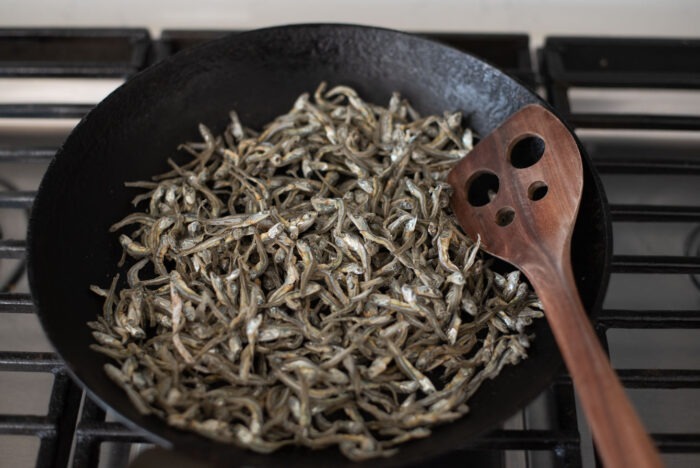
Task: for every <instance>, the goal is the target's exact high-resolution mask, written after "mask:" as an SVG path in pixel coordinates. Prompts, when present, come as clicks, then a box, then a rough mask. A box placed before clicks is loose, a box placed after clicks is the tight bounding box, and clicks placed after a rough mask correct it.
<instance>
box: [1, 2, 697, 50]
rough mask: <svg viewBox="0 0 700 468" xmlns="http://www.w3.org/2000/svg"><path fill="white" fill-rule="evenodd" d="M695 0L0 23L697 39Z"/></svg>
mask: <svg viewBox="0 0 700 468" xmlns="http://www.w3.org/2000/svg"><path fill="white" fill-rule="evenodd" d="M699 19H700V0H670V1H665V0H607V1H606V0H589V1H584V0H520V1H517V0H490V1H489V0H466V1H465V0H462V1H460V0H437V1H432V2H431V1H425V0H424V1H418V0H405V1H401V0H375V1H371V0H341V1H334V0H299V1H284V0H267V1H266V0H228V1H226V0H155V1H150V2H149V1H146V0H124V1H118V0H112V1H106V0H98V1H84V0H50V1H46V0H44V1H39V0H0V27H1V26H4V27H8V26H147V27H149V28H150V29H151V31H152V32H153V33H154V34H157V33H158V31H160V30H161V29H165V28H189V29H193V28H222V29H232V28H252V27H260V26H267V25H274V24H284V23H298V22H318V21H331V22H352V23H365V24H373V25H379V26H386V27H393V28H397V29H405V30H413V31H416V30H424V31H425V30H430V31H476V32H478V31H488V32H494V31H496V32H497V31H508V32H514V31H517V32H527V33H530V34H531V35H532V36H533V39H534V40H535V42H539V40H540V39H541V37H542V36H543V35H545V34H605V35H637V36H685V37H693V36H695V37H697V36H700V25H699Z"/></svg>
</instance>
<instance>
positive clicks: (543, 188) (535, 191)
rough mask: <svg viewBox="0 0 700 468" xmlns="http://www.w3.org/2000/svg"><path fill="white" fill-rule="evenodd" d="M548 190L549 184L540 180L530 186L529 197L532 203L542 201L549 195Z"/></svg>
mask: <svg viewBox="0 0 700 468" xmlns="http://www.w3.org/2000/svg"><path fill="white" fill-rule="evenodd" d="M548 190H549V187H547V184H545V183H544V182H542V181H541V180H538V181H537V182H533V183H531V184H530V187H529V188H528V189H527V197H528V198H529V199H530V200H532V201H537V200H542V199H543V198H544V196H545V195H547V191H548Z"/></svg>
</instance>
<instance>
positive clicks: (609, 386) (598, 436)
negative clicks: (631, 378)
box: [526, 250, 664, 468]
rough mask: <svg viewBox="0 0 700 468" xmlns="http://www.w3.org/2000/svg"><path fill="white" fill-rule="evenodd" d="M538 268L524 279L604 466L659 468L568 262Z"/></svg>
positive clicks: (615, 467) (528, 273) (654, 451)
mask: <svg viewBox="0 0 700 468" xmlns="http://www.w3.org/2000/svg"><path fill="white" fill-rule="evenodd" d="M566 251H567V252H568V250H566ZM567 257H568V255H567ZM539 266H540V267H535V268H532V269H530V271H526V274H527V276H528V278H529V279H530V281H531V282H532V284H533V286H534V288H535V291H536V292H537V294H538V295H539V297H540V300H541V301H542V304H543V306H544V310H545V316H546V317H547V320H548V321H549V324H550V327H551V329H552V332H553V334H554V337H555V339H556V341H557V344H558V345H559V349H560V351H561V354H562V356H563V358H564V362H565V363H566V367H567V368H568V370H569V373H570V374H571V377H572V379H573V382H574V388H575V389H576V393H577V394H578V396H579V399H580V401H581V404H582V406H583V410H584V413H585V414H586V418H587V420H588V423H589V425H590V427H591V431H592V433H593V440H594V441H595V445H596V447H597V449H598V451H599V453H600V455H601V458H602V460H603V463H604V465H605V466H606V467H609V468H618V467H630V468H652V467H654V468H656V467H662V466H664V465H663V462H662V461H661V457H660V456H659V453H658V452H657V450H656V447H655V446H654V444H653V442H652V441H651V438H650V437H649V435H648V434H647V432H646V430H645V429H644V426H643V425H642V423H641V421H640V419H639V417H638V416H637V413H636V411H635V409H634V407H633V406H632V404H631V403H630V401H629V399H628V398H627V395H626V394H625V391H624V389H623V387H622V384H621V383H620V380H619V379H618V377H617V374H615V371H614V370H613V369H612V367H611V365H610V362H609V361H608V358H607V356H606V355H605V353H604V351H603V349H602V347H601V345H600V342H599V341H598V338H597V336H596V334H595V332H594V330H593V326H592V325H591V322H590V321H589V320H588V317H587V315H586V312H585V310H584V308H583V305H582V304H581V300H580V298H579V295H578V292H577V289H576V283H575V281H574V276H573V272H572V269H571V263H570V262H569V261H568V258H567V260H565V261H561V262H559V264H558V265H551V266H550V268H541V266H542V263H540V264H539Z"/></svg>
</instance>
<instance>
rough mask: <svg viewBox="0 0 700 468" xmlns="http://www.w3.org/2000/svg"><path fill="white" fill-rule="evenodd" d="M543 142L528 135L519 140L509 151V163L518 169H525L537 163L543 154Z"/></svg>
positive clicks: (536, 137)
mask: <svg viewBox="0 0 700 468" xmlns="http://www.w3.org/2000/svg"><path fill="white" fill-rule="evenodd" d="M544 146H545V145H544V140H543V139H542V138H540V137H538V136H534V135H529V136H526V137H525V138H523V139H521V140H519V141H518V142H517V143H516V144H515V145H513V148H512V149H511V150H510V163H511V164H512V165H513V167H515V168H518V169H525V168H526V167H530V166H532V165H533V164H535V163H537V161H539V160H540V159H541V158H542V155H543V154H544Z"/></svg>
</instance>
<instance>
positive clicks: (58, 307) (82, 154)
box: [28, 25, 611, 466]
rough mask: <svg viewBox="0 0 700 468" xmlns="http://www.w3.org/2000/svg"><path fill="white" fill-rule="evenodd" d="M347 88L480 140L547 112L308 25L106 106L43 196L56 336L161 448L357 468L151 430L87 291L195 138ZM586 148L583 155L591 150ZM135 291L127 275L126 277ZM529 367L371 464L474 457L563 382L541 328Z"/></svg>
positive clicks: (493, 77) (589, 213)
mask: <svg viewBox="0 0 700 468" xmlns="http://www.w3.org/2000/svg"><path fill="white" fill-rule="evenodd" d="M322 80H325V81H328V82H329V84H331V85H334V84H346V85H349V86H352V87H354V88H356V89H357V90H358V91H359V93H360V94H361V95H362V96H363V97H365V98H366V99H368V100H370V101H373V102H376V103H381V104H384V105H386V103H388V100H389V97H390V95H391V93H392V92H393V91H399V92H400V93H401V94H402V95H403V96H406V97H407V98H409V99H410V100H411V102H412V103H413V104H414V105H415V107H416V108H417V109H418V110H419V111H420V112H422V113H442V112H443V111H444V110H460V111H462V112H463V114H464V116H465V119H466V121H467V123H468V124H469V125H470V126H471V127H472V128H473V129H474V130H476V132H477V133H478V134H480V135H486V134H488V133H489V132H491V131H492V130H493V129H494V128H496V127H497V126H498V125H499V124H500V123H501V122H502V121H503V120H505V119H506V118H507V117H508V116H509V115H510V114H512V113H513V112H515V111H517V110H518V109H520V108H521V107H523V106H524V105H526V104H529V103H540V104H544V103H543V102H542V101H541V99H540V98H538V97H537V96H536V95H535V94H533V93H532V92H530V91H529V90H527V89H526V88H525V87H524V86H522V85H521V84H519V83H518V82H516V81H514V80H513V79H511V78H509V77H507V76H506V75H504V74H503V73H502V72H500V71H499V70H497V69H495V68H493V67H491V66H490V65H488V64H486V63H484V62H482V61H480V60H478V59H476V58H474V57H472V56H470V55H467V54H464V53H461V52H459V51H457V50H454V49H452V48H449V47H446V46H444V45H440V44H437V43H435V42H431V41H428V40H426V39H422V38H418V37H414V36H411V35H408V34H404V33H399V32H395V31H389V30H384V29H376V28H368V27H359V26H348V25H298V26H285V27H278V28H271V29H263V30H257V31H252V32H248V33H243V34H237V35H231V36H227V37H225V38H223V39H220V40H217V41H214V42H211V43H208V44H205V45H202V46H200V47H197V48H194V49H191V50H186V51H184V52H181V53H179V54H177V55H175V56H173V57H172V58H169V59H167V60H165V61H163V62H161V63H159V64H157V65H154V66H152V67H150V68H148V69H147V70H145V71H144V72H142V73H140V74H138V75H137V76H135V77H134V78H133V79H131V80H129V82H128V83H126V84H125V85H123V86H122V87H120V88H119V89H118V90H116V91H115V92H114V93H112V94H111V95H110V96H109V97H107V98H106V99H105V100H104V101H103V102H102V103H100V104H99V105H98V106H97V107H95V108H94V109H93V110H92V111H91V112H90V113H89V114H88V115H87V116H86V117H85V118H84V119H83V120H82V121H81V122H80V124H79V125H78V126H77V127H76V128H75V130H74V131H73V133H72V134H71V135H70V136H69V137H68V139H67V140H66V142H65V143H64V145H63V147H62V148H61V149H60V150H59V151H58V154H57V155H56V157H55V158H54V160H53V161H52V163H51V165H50V166H49V169H48V170H47V172H46V175H45V176H44V179H43V181H42V183H41V186H40V189H39V193H38V195H37V198H36V201H35V203H34V209H33V213H32V218H31V221H30V226H29V234H28V244H29V253H28V257H29V281H30V284H31V289H32V294H33V297H34V301H35V304H36V306H37V310H38V314H39V318H40V319H41V322H42V324H43V327H44V329H45V331H46V333H47V335H48V337H49V339H50V340H51V342H52V343H53V345H54V346H55V348H56V350H57V351H58V353H59V354H60V355H61V357H62V358H63V359H64V360H65V362H66V364H67V366H68V369H69V371H70V372H71V374H72V375H73V377H74V378H75V379H76V380H77V381H78V382H80V383H81V384H82V385H83V386H84V387H85V388H86V389H87V391H88V392H89V393H90V396H91V397H92V398H93V399H95V400H96V401H97V402H99V403H100V404H102V405H103V406H104V407H105V408H111V409H112V410H114V411H115V412H116V413H117V414H118V415H119V416H120V417H121V419H122V420H123V421H124V422H125V423H127V424H129V425H130V426H133V427H135V428H139V429H140V430H141V431H142V432H143V433H145V434H146V436H147V437H148V438H149V439H151V440H153V441H154V442H156V443H158V444H161V445H163V446H165V447H173V448H176V449H180V450H184V451H187V452H188V453H190V454H193V455H195V456H200V457H205V458H207V459H208V460H210V461H213V462H217V461H218V462H228V463H231V462H235V463H236V464H238V465H254V466H275V465H279V464H280V463H284V464H285V465H286V466H302V465H303V466H315V465H326V464H330V463H333V464H334V465H336V466H341V465H344V464H349V462H348V461H347V460H345V459H344V458H343V457H342V456H341V455H339V453H338V451H337V450H336V449H330V450H323V451H311V450H307V449H288V450H284V451H280V452H277V453H275V454H272V455H259V454H255V453H253V452H249V451H245V450H241V449H238V448H235V447H232V446H225V445H222V444H219V443H215V442H212V441H209V440H207V439H204V438H202V437H200V436H198V435H194V434H190V433H186V432H181V431H179V430H176V429H173V428H170V427H168V426H167V425H166V424H165V423H164V422H162V421H161V420H160V419H157V418H156V417H153V416H151V417H145V416H142V415H140V414H139V413H138V412H137V411H136V410H135V409H134V408H133V407H132V405H131V404H130V402H129V400H128V399H127V397H126V395H125V394H124V393H123V392H122V391H121V390H120V389H119V388H118V387H117V386H116V385H115V384H113V383H112V382H111V381H110V380H109V379H108V378H107V377H106V376H105V374H104V372H103V371H102V366H103V364H104V363H105V362H107V361H108V359H107V358H106V357H105V356H103V355H101V354H98V353H95V352H93V351H90V350H89V349H88V345H89V344H90V343H92V342H93V339H92V337H91V335H90V330H89V329H88V327H87V326H86V325H85V323H86V322H87V321H89V320H94V319H95V316H96V315H97V314H98V313H100V311H101V300H100V298H98V297H96V296H95V295H94V294H92V293H90V292H89V291H88V286H89V285H91V284H97V285H101V286H103V287H106V286H108V285H109V283H110V280H111V278H112V276H113V275H114V274H115V273H116V272H117V271H118V268H117V267H116V265H117V262H118V260H119V258H120V256H121V248H120V246H119V243H118V240H117V235H115V234H112V233H109V232H108V228H109V226H110V225H111V224H112V223H114V222H115V221H117V220H119V219H121V218H122V217H123V216H125V215H126V214H127V213H129V212H130V210H131V209H132V207H131V205H130V200H131V198H132V197H133V196H134V195H135V193H136V191H135V190H134V189H128V188H125V187H124V182H125V181H134V180H144V179H148V178H150V177H151V176H152V175H154V174H159V173H161V172H164V171H166V170H167V169H168V166H167V164H166V158H167V157H172V156H173V155H174V154H175V153H176V148H177V146H178V145H179V144H180V143H182V142H185V141H188V140H193V139H197V138H198V137H199V136H198V134H197V124H198V123H200V122H203V123H205V124H206V125H208V126H209V127H210V128H212V129H213V130H214V131H216V132H220V131H222V130H223V129H224V127H225V125H226V123H227V116H228V111H229V110H230V109H236V110H237V111H238V113H239V115H240V117H241V119H242V121H243V122H244V123H246V124H247V125H250V126H254V127H260V126H261V125H262V124H264V123H265V122H267V121H269V120H270V119H271V118H272V117H274V116H276V115H278V114H281V113H283V112H286V111H287V110H288V109H289V108H290V107H291V105H292V103H293V101H294V99H295V98H296V97H297V96H298V95H299V94H301V93H302V92H306V91H313V90H314V89H315V88H316V86H317V85H318V84H319V82H320V81H322ZM579 146H581V145H580V144H579ZM581 153H582V155H583V159H584V178H585V181H584V193H583V200H582V203H581V208H580V212H579V217H578V222H577V225H576V230H575V233H574V239H573V262H574V270H575V272H576V278H577V281H578V287H579V290H580V293H581V297H582V300H583V302H584V305H585V306H586V309H587V310H588V311H589V313H591V314H593V313H594V312H595V311H596V310H598V309H599V307H600V305H601V301H602V298H603V294H604V291H605V287H606V286H607V281H608V274H609V260H610V250H611V249H610V243H611V233H610V222H609V214H608V211H607V204H606V200H605V195H604V193H603V190H602V187H601V184H600V182H599V180H598V177H597V176H596V174H595V173H594V171H593V168H592V166H591V162H590V160H589V159H588V157H587V156H586V155H585V152H584V151H583V148H581ZM122 277H123V276H122ZM534 332H535V333H536V335H537V338H536V339H535V341H534V343H533V346H532V348H531V351H530V357H529V358H528V359H527V360H526V361H524V362H523V363H521V364H520V365H518V366H515V367H508V368H506V369H504V371H503V372H502V373H501V375H500V376H499V377H498V378H497V379H495V380H493V381H489V382H486V383H485V384H484V385H483V387H482V388H481V389H480V390H479V392H478V393H477V394H476V395H475V396H474V398H473V399H472V400H471V401H470V403H469V405H470V407H471V413H470V414H469V415H467V416H466V417H464V418H462V419H461V420H459V421H457V422H454V423H451V424H448V425H445V426H441V427H438V428H436V429H435V430H434V433H433V435H432V436H431V437H429V438H427V439H421V440H417V441H412V442H411V443H409V444H405V445H404V446H403V447H401V449H400V452H399V454H398V455H396V456H394V457H392V458H390V459H388V460H377V461H374V462H369V463H367V465H374V464H377V465H379V464H381V465H382V466H387V465H389V464H406V463H417V462H419V461H422V460H426V459H428V458H430V457H434V456H437V455H438V454H443V453H446V452H448V451H451V450H454V449H457V448H460V447H463V446H464V445H465V444H467V443H468V442H469V440H470V439H472V438H473V437H474V436H475V435H477V434H479V433H482V432H484V431H486V430H488V429H493V428H494V427H495V426H496V425H497V424H498V423H499V422H502V421H503V420H504V419H506V418H507V417H508V416H510V415H512V414H513V413H515V412H516V411H517V410H518V409H520V408H522V407H523V406H524V405H525V404H526V403H528V402H529V401H530V400H532V399H533V398H534V397H535V396H537V395H538V394H539V393H540V392H542V391H543V390H544V389H545V388H546V387H547V386H548V385H549V384H550V383H551V381H552V378H553V377H554V375H555V374H556V372H557V371H558V369H559V368H560V365H561V358H560V356H559V353H558V350H557V348H556V345H555V343H554V340H553V338H552V336H551V334H550V332H549V329H548V326H547V322H546V321H545V320H544V319H543V320H540V321H538V322H537V324H536V325H535V326H534Z"/></svg>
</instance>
